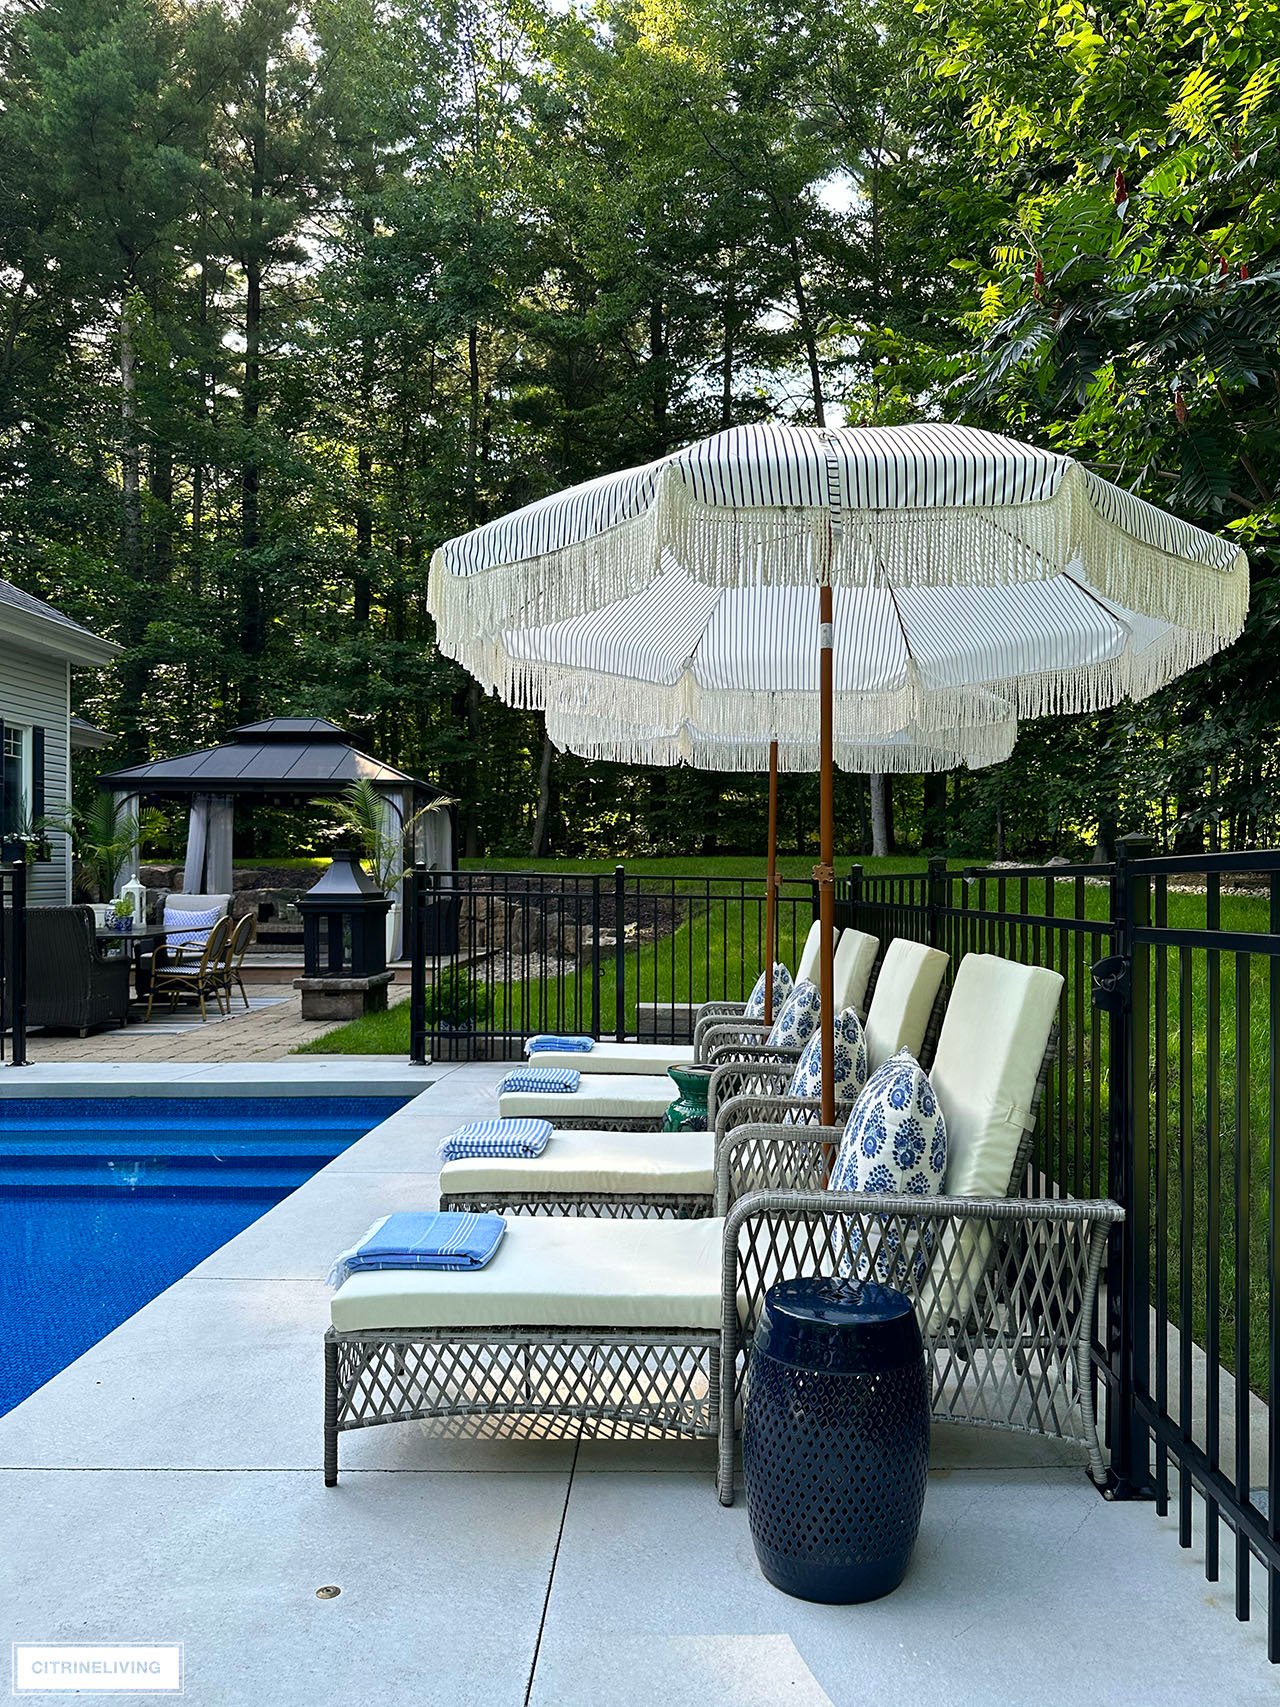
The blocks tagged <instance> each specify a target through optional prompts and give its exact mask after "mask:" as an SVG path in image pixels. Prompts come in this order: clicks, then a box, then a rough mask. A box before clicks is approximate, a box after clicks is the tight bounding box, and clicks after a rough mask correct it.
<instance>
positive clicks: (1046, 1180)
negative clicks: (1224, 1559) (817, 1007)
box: [837, 839, 1280, 1661]
mask: <svg viewBox="0 0 1280 1707" xmlns="http://www.w3.org/2000/svg"><path fill="white" fill-rule="evenodd" d="M1119 851H1120V857H1119V858H1118V860H1117V862H1116V864H1115V865H1113V866H1089V867H1071V866H1046V867H1039V868H1026V869H1001V868H996V869H985V870H970V871H948V870H946V869H945V867H944V866H943V865H942V863H941V862H935V863H933V864H931V865H930V867H929V868H928V870H927V871H925V872H921V873H917V874H912V875H910V876H902V877H898V876H894V877H865V876H862V875H861V874H860V873H859V872H858V871H857V870H856V868H855V871H854V873H853V874H852V875H851V876H850V877H849V878H847V879H846V880H845V881H844V883H843V886H842V894H841V899H840V905H839V909H838V915H837V916H838V917H839V918H841V919H842V920H843V922H845V923H856V924H857V925H858V926H860V927H861V928H862V929H864V930H869V931H873V932H874V933H875V934H877V935H879V936H880V937H881V938H882V939H883V940H888V939H889V938H890V937H891V936H894V935H898V936H910V937H914V938H916V939H918V940H921V941H928V942H932V943H934V944H936V945H937V946H939V947H942V948H946V949H948V950H949V951H950V952H951V955H952V968H953V969H954V967H955V966H956V965H957V964H958V962H959V959H960V957H961V956H962V955H963V954H965V953H968V952H971V951H981V952H986V953H993V954H1001V955H1005V956H1008V957H1011V958H1014V959H1018V960H1022V961H1027V962H1034V963H1035V964H1038V965H1044V966H1051V967H1053V968H1055V969H1056V970H1057V971H1059V972H1061V973H1062V974H1063V977H1064V980H1065V982H1064V986H1063V991H1062V996H1061V1001H1060V1009H1059V1018H1060V1024H1061V1038H1062V1047H1061V1051H1060V1055H1059V1060H1058V1064H1057V1067H1056V1069H1055V1071H1054V1076H1053V1081H1052V1082H1051V1084H1050V1087H1049V1094H1048V1095H1047V1096H1046V1099H1045V1104H1044V1113H1043V1116H1042V1123H1041V1130H1040V1133H1039V1134H1038V1144H1037V1151H1036V1157H1035V1172H1036V1174H1038V1178H1036V1179H1035V1180H1034V1188H1035V1189H1036V1190H1038V1191H1047V1192H1049V1193H1051V1194H1054V1195H1064V1194H1065V1195H1071V1196H1093V1195H1097V1194H1098V1193H1100V1192H1104V1191H1105V1192H1106V1193H1107V1194H1108V1195H1110V1196H1112V1197H1114V1198H1116V1199H1117V1200H1118V1201H1120V1202H1121V1203H1123V1204H1124V1206H1125V1210H1126V1217H1127V1218H1126V1222H1125V1226H1124V1228H1123V1230H1122V1232H1121V1233H1120V1234H1119V1235H1118V1237H1117V1238H1116V1240H1115V1242H1114V1246H1113V1249H1112V1251H1111V1253H1110V1260H1109V1263H1108V1272H1107V1286H1106V1310H1105V1319H1104V1323H1103V1327H1102V1333H1101V1337H1100V1339H1099V1340H1098V1341H1097V1343H1096V1344H1095V1346H1094V1368H1095V1371H1096V1376H1097V1378H1098V1379H1099V1380H1100V1381H1101V1382H1102V1383H1103V1385H1104V1387H1105V1390H1106V1398H1107V1404H1106V1411H1107V1417H1108V1432H1109V1445H1110V1452H1111V1461H1112V1467H1113V1474H1112V1487H1111V1490H1110V1491H1111V1492H1112V1493H1114V1494H1116V1495H1118V1496H1133V1495H1138V1496H1154V1498H1155V1501H1156V1504H1157V1509H1158V1510H1160V1511H1161V1512H1162V1513H1164V1512H1166V1511H1167V1510H1168V1508H1169V1504H1170V1500H1171V1496H1172V1493H1173V1491H1174V1488H1175V1485H1176V1492H1177V1496H1178V1521H1179V1539H1180V1541H1181V1543H1182V1545H1183V1546H1184V1547H1190V1546H1191V1545H1192V1542H1193V1529H1194V1527H1195V1525H1196V1513H1197V1512H1199V1514H1200V1516H1199V1527H1200V1534H1201V1541H1202V1545H1203V1549H1204V1556H1205V1574H1206V1576H1207V1577H1208V1578H1209V1580H1210V1581H1216V1580H1217V1579H1218V1575H1219V1568H1220V1552H1221V1538H1222V1534H1223V1529H1224V1526H1225V1529H1226V1532H1227V1535H1228V1538H1229V1540H1230V1542H1231V1544H1232V1546H1233V1548H1234V1561H1233V1562H1234V1566H1235V1580H1236V1589H1235V1603H1236V1615H1237V1617H1239V1618H1241V1619H1247V1618H1248V1616H1249V1594H1250V1578H1251V1575H1252V1566H1253V1563H1254V1561H1259V1562H1260V1563H1261V1566H1262V1569H1263V1573H1264V1581H1265V1585H1266V1593H1267V1603H1268V1650H1269V1653H1270V1657H1271V1658H1272V1660H1273V1661H1274V1660H1278V1659H1280V1528H1278V1524H1277V1517H1278V1510H1277V1494H1278V1493H1280V1435H1278V1433H1277V1423H1276V1414H1275V1409H1274V1406H1273V1404H1272V1398H1273V1395H1274V1394H1275V1392H1276V1389H1277V1385H1278V1384H1280V1316H1278V1314H1277V1308H1278V1302H1280V1296H1278V1295H1280V1144H1277V1120H1278V1119H1280V853H1276V852H1243V853H1238V854H1211V855H1193V856H1188V857H1185V858H1177V857H1159V858H1156V857H1152V856H1151V855H1150V852H1149V849H1148V846H1147V844H1145V843H1144V842H1142V841H1138V840H1133V839H1131V840H1130V841H1129V842H1128V843H1127V844H1125V845H1122V847H1121V849H1120V850H1119Z"/></svg>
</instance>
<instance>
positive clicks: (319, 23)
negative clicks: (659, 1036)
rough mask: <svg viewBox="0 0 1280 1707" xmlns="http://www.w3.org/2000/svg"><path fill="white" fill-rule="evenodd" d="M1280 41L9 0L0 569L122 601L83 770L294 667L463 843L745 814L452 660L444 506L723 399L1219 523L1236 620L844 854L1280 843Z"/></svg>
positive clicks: (929, 26)
mask: <svg viewBox="0 0 1280 1707" xmlns="http://www.w3.org/2000/svg"><path fill="white" fill-rule="evenodd" d="M1278 86H1280V4H1269V3H1266V0H1258V3H1256V4H1255V3H1250V0H1233V3H1230V4H1227V3H1218V0H1209V3H1201V0H1137V3H1133V0H1126V3H1124V4H1120V3H1118V0H1116V3H1107V4H1084V3H1083V0H1052V3H1050V0H918V3H917V4H914V5H912V4H909V3H907V4H904V3H902V0H868V3H867V4H865V5H858V6H851V5H849V4H848V3H847V0H839V3H837V4H834V5H833V4H830V3H817V0H790V3H787V0H750V3H749V4H748V3H747V0H623V3H620V4H619V3H614V0H598V3H596V4H592V5H583V4H573V3H565V0H493V3H485V4H481V3H478V0H443V3H442V4H439V5H424V4H422V3H421V0H419V3H414V0H318V3H300V0H240V3H239V4H232V3H231V0H192V3H184V0H34V3H33V0H7V3H6V4H4V5H3V8H2V9H0V575H4V576H5V577H7V578H9V579H11V580H13V581H15V582H16V583H17V584H18V585H20V586H22V587H24V588H26V589H27V590H29V591H31V592H34V593H36V594H38V595H40V596H42V597H45V598H48V599H50V600H52V601H53V602H54V603H56V604H57V605H59V606H60V607H61V608H63V609H64V610H65V611H67V613H68V614H70V615H72V616H74V617H76V618H78V619H80V620H81V621H83V622H85V623H87V624H88V625H89V626H90V627H92V628H94V629H97V630H98V631H100V632H102V633H105V634H108V635H110V636H112V637H113V638H115V639H117V640H118V641H120V642H121V644H122V645H123V647H124V652H123V655H122V657H121V659H120V661H119V664H118V665H117V667H116V668H115V669H113V670H110V671H106V672H103V673H102V675H101V678H100V679H96V680H93V681H90V680H89V679H87V678H86V679H85V680H83V681H82V682H81V683H80V684H79V685H80V691H81V693H82V695H83V699H82V702H81V703H80V705H79V706H78V707H77V709H79V710H81V711H82V712H83V713H84V714H85V715H87V716H89V717H90V718H91V719H93V720H94V721H95V722H98V723H100V724H101V725H103V726H104V727H106V728H108V729H110V730H112V731H113V732H115V733H116V735H117V737H118V739H117V741H116V743H115V745H114V747H113V748H112V749H111V752H110V762H111V763H112V764H113V765H114V764H119V763H123V762H126V761H128V760H133V759H138V758H142V757H145V756H154V755H160V754H165V753H170V752H175V751H180V750H182V749H184V748H186V747H190V746H193V745H202V744H207V743H211V742H213V741H215V740H217V739H219V738H221V737H222V735H223V734H224V733H225V731H226V730H227V729H228V728H230V727H231V726H233V725H234V724H236V723H240V722H244V721H247V720H250V719H253V718H257V717H262V716H268V715H273V714H280V713H286V712H306V713H312V714H317V715H323V716H328V717H332V718H333V719H334V720H335V721H337V722H340V723H342V724H343V725H344V726H346V727H347V728H349V729H350V730H351V731H352V733H353V735H354V736H355V737H356V739H357V741H358V742H359V743H360V744H363V745H365V746H367V747H368V748H369V749H370V750H372V751H374V752H376V753H377V754H378V755H379V756H381V757H383V758H386V759H388V760H391V761H393V762H395V763H397V764H399V765H401V766H403V767H404V768H405V769H407V770H409V771H411V772H413V773H414V774H416V775H419V776H423V777H426V778H429V779H432V780H436V781H438V782H440V783H442V784H443V785H444V786H445V787H446V788H447V789H448V790H449V791H450V792H451V793H453V794H455V795H456V796H457V797H458V798H459V800H460V802H461V808H460V812H461V830H462V851H465V852H467V853H470V854H476V853H486V854H490V855H494V854H498V855H501V854H516V853H519V854H524V855H528V854H546V853H561V854H575V855H589V856H597V857H598V856H602V855H627V854H631V855H638V854H668V853H690V854H692V853H701V854H712V853H721V852H726V851H732V850H738V849H749V848H758V847H759V846H760V845H761V843H762V841H763V833H764V829H763V826H764V809H765V788H764V783H763V780H762V779H759V778H751V777H747V778H739V777H723V776H716V775H711V774H706V773H699V772H692V771H685V770H681V771H661V770H624V769H622V768H621V767H613V766H607V765H600V764H588V763H585V762H584V761H582V760H580V759H577V758H575V757H573V756H571V755H568V754H562V753H557V752H555V751H554V750H553V749H552V748H551V747H550V746H549V745H548V743H547V742H546V740H545V735H544V731H543V729H542V727H541V722H540V720H539V719H538V718H537V717H536V716H532V715H529V714H522V713H518V712H514V711H512V710H510V709H508V708H506V707H504V706H502V705H500V704H497V703H495V702H493V701H491V700H488V699H486V698H484V697H482V696H481V694H480V692H479V690H478V689H477V687H476V686H475V684H474V683H473V682H471V681H470V680H469V678H468V677H466V676H465V674H464V673H463V672H461V671H460V670H459V669H458V668H457V667H456V666H455V665H453V664H452V663H450V662H449V661H448V660H447V659H444V658H442V657H441V656H440V654H439V653H438V652H437V650H436V649H435V646H434V643H433V636H432V627H431V622H430V618H429V617H428V615H427V613H426V610H425V604H424V594H425V582H426V566H427V562H428V560H429V557H430V554H431V551H432V550H433V548H434V547H435V546H436V545H437V544H438V543H439V542H440V541H441V540H442V539H444V538H446V537H448V536H449V535H451V534H454V533H457V532H459V531H461V530H464V529H466V528H468V527H471V526H474V525H475V524H477V523H479V522H482V521H484V520H485V519H486V518H487V517H490V516H493V515H496V514H498V513H500V512H502V511H503V510H505V509H508V508H510V507H512V506H514V505H518V504H522V503H525V502H527V501H528V500H530V499H533V498H536V497H538V496H540V495H541V494H543V493H546V492H549V491H552V490H554V489H556V488H558V487H560V486H562V485H565V484H567V483H570V482H573V481H578V480H582V479H585V478H588V477H590V476H592V475H595V474H598V473H601V472H604V471H607V470H610V469H615V468H620V467H624V466H627V465H630V464H632V463H635V462H640V461H644V460H646V459H649V458H652V457H654V456H657V455H660V454H661V453H662V452H664V451H667V450H670V449H673V448H675V447H677V446H679V445H681V444H682V443H685V442H687V441H689V440H691V439H694V438H698V437H700V436H702V435H704V434H708V433H712V432H715V431H716V430H718V429H719V428H722V427H725V426H728V425H731V424H736V423H741V422H745V421H752V420H757V419H761V418H764V417H767V416H771V415H781V416H783V417H786V418H790V419H793V420H797V421H804V422H817V423H823V422H825V423H826V424H828V425H839V424H845V423H848V424H859V423H870V424H887V423H893V422H899V421H907V420H913V419H918V418H922V417H930V418H946V419H954V420H965V421H969V422H973V423H975V424H978V425H982V426H986V427H990V428H994V429H997V430H1001V431H1005V432H1008V433H1010V434H1011V435H1013V436H1015V437H1022V438H1026V439H1030V440H1032V441H1034V442H1036V443H1040V444H1045V445H1050V446H1053V447H1055V448H1060V449H1062V450H1064V451H1068V452H1070V453H1071V454H1073V455H1075V456H1077V457H1079V458H1081V459H1082V460H1084V461H1085V462H1087V463H1089V464H1090V465H1091V466H1093V467H1095V468H1098V469H1100V470H1101V471H1102V472H1104V473H1105V474H1107V475H1108V476H1109V477H1110V478H1112V479H1115V480H1118V481H1120V482H1122V483H1123V484H1125V485H1128V486H1131V487H1133V488H1134V489H1135V490H1137V491H1139V492H1141V493H1142V494H1143V495H1144V496H1146V497H1149V498H1151V499H1153V500H1155V501H1157V502H1159V503H1162V504H1165V505H1167V506H1169V507H1170V508H1172V509H1174V510H1176V511H1178V512H1179V513H1180V514H1182V515H1185V516H1187V517H1188V518H1189V519H1191V520H1193V521H1195V522H1198V523H1201V524H1203V525H1205V526H1208V527H1212V528H1215V529H1221V530H1230V531H1231V532H1232V533H1233V534H1234V535H1235V536H1236V537H1237V538H1238V539H1239V540H1240V542H1241V544H1242V545H1244V546H1245V547H1246V549H1247V550H1248V551H1249V552H1250V556H1251V560H1252V567H1253V578H1254V593H1253V601H1252V609H1251V615H1250V619H1249V625H1248V628H1247V631H1246V633H1245V635H1244V637H1243V639H1242V640H1241V641H1240V642H1239V643H1238V644H1237V645H1236V646H1235V647H1233V648H1232V650H1231V651H1230V652H1229V653H1227V654H1225V655H1224V656H1223V657H1222V658H1221V659H1220V660H1218V661H1216V662H1215V663H1214V664H1212V665H1211V666H1210V667H1208V668H1206V669H1202V670H1200V671H1197V672H1196V673H1195V674H1193V675H1191V676H1189V677H1188V678H1186V679H1185V680H1184V681H1183V682H1180V683H1179V684H1177V686H1176V687H1174V688H1172V689H1169V690H1167V691H1165V692H1164V693H1162V694H1160V695H1158V696H1157V697H1156V698H1154V699H1152V700H1151V701H1149V702H1147V703H1145V704H1143V705H1141V706H1131V705H1125V706H1121V707H1119V708H1117V709H1116V710H1115V711H1112V712H1108V713H1106V714H1104V715H1102V716H1098V717H1087V718H1079V719H1072V720H1065V721H1064V720H1056V721H1054V722H1053V723H1052V724H1045V725H1035V724H1032V725H1028V726H1027V727H1026V729H1025V731H1024V733H1023V735H1022V737H1021V739H1020V741H1019V744H1018V747H1017V750H1016V752H1015V754H1014V757H1013V758H1012V759H1011V760H1010V761H1009V762H1008V763H1006V764H1005V765H1002V766H1000V767H997V768H996V769H993V770H991V771H986V772H977V773H972V774H970V773H960V774H958V775H955V776H952V777H950V778H941V777H939V778H932V779H922V778H904V777H898V778H894V779H892V782H891V783H890V782H889V781H887V780H883V779H882V780H880V781H877V782H875V783H873V782H871V781H870V780H869V779H867V778H861V777H842V778H841V779H840V781H839V789H838V796H837V805H838V812H839V822H840V843H841V850H842V851H843V852H860V851H867V852H872V851H875V852H880V853H884V852H890V851H892V850H893V849H894V848H895V847H899V848H910V849H922V848H930V849H940V850H945V851H950V852H952V853H979V852H981V853H993V854H995V855H997V856H1013V855H1026V856H1032V857H1035V856H1044V855H1049V854H1066V855H1069V856H1074V855H1085V856H1087V855H1088V854H1089V853H1090V852H1091V851H1093V850H1095V849H1097V848H1101V849H1103V850H1105V849H1106V848H1107V847H1108V846H1109V845H1110V843H1111V842H1112V840H1113V838H1114V836H1115V835H1116V834H1117V833H1118V832H1120V831H1127V830H1134V829H1141V830H1145V831H1147V832H1149V833H1151V834H1153V835H1154V836H1155V837H1156V838H1157V839H1158V840H1159V841H1160V842H1161V843H1162V845H1164V846H1166V847H1170V848H1174V849H1180V850H1185V851H1194V850H1199V849H1202V848H1204V847H1207V846H1237V847H1239V846H1246V845H1252V844H1255V843H1258V842H1267V841H1271V840H1274V838H1275V835H1276V830H1277V817H1278V815H1280V801H1278V798H1277V786H1276V782H1277V760H1278V750H1277V736H1278V733H1280V675H1278V672H1277V669H1276V666H1275V662H1274V635H1275V628H1276V577H1275V559H1274V545H1275V533H1276V504H1277V500H1276V491H1277V483H1278V482H1280V409H1278V407H1277V403H1278V398H1277V390H1278V385H1280V245H1278V240H1277V220H1278V217H1280V149H1278V147H1277V127H1278V123H1280V99H1278V94H1280V89H1278ZM101 763H102V755H96V756H94V757H93V759H92V764H93V766H94V768H99V767H100V766H101ZM82 781H84V782H86V783H89V782H91V778H90V777H89V775H88V774H86V776H85V777H84V778H83V779H82ZM816 818H817V813H816V790H815V787H814V784H813V783H812V781H811V780H809V779H805V778H788V779H785V780H784V783H783V789H782V832H783V841H784V843H785V844H786V845H787V846H790V847H792V848H794V849H796V850H797V851H801V850H803V849H806V848H807V847H808V846H810V845H811V837H812V834H813V830H814V827H815V825H816ZM314 828H315V826H314V825H311V826H308V825H307V823H305V822H304V821H300V820H292V819H286V818H285V817H283V815H278V814H277V815H273V814H272V813H270V812H265V811H263V812H260V813H259V814H258V815H257V816H256V817H254V818H250V817H249V815H248V814H246V816H245V822H244V825H243V830H244V834H245V841H246V845H245V847H244V848H243V849H242V850H241V851H242V853H246V854H248V853H252V852H258V853H261V854H267V855H269V854H286V853H303V852H307V851H308V850H309V846H310V844H309V843H308V840H307V837H308V835H309V833H311V831H313V830H314ZM177 833H178V831H177V826H175V834H177Z"/></svg>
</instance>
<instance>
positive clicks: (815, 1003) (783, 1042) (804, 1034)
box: [765, 978, 821, 1049]
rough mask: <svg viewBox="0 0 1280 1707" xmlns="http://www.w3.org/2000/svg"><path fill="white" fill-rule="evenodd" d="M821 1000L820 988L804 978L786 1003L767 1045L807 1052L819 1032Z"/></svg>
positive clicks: (766, 1040)
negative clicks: (805, 1048)
mask: <svg viewBox="0 0 1280 1707" xmlns="http://www.w3.org/2000/svg"><path fill="white" fill-rule="evenodd" d="M820 1011H821V997H820V996H819V995H818V986H817V985H816V984H814V983H812V982H811V981H810V980H809V979H808V978H805V979H803V980H802V981H801V982H800V983H799V984H797V985H796V987H795V989H794V990H793V991H792V992H791V994H790V995H789V996H788V997H787V999H786V1001H785V1002H784V1003H783V1004H782V1008H781V1011H780V1012H779V1014H778V1017H777V1019H775V1020H774V1022H773V1030H772V1031H771V1032H770V1033H769V1035H768V1037H766V1038H765V1044H766V1046H767V1047H769V1048H774V1049H803V1048H804V1046H805V1044H806V1043H807V1042H808V1041H809V1039H810V1038H811V1037H812V1036H813V1034H814V1032H815V1031H816V1030H817V1029H818V1014H819V1012H820Z"/></svg>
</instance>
